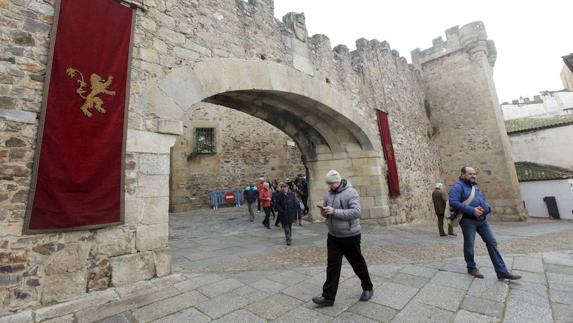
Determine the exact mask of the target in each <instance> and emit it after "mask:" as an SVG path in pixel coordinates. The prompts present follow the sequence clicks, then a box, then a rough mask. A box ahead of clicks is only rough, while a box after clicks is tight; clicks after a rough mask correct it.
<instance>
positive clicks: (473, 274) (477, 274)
mask: <svg viewBox="0 0 573 323" xmlns="http://www.w3.org/2000/svg"><path fill="white" fill-rule="evenodd" d="M468 274H470V275H472V276H474V277H475V278H479V279H483V275H482V274H481V273H480V272H479V270H476V271H472V272H469V273H468Z"/></svg>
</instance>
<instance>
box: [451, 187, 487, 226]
mask: <svg viewBox="0 0 573 323" xmlns="http://www.w3.org/2000/svg"><path fill="white" fill-rule="evenodd" d="M472 186H475V188H476V195H475V197H474V199H473V201H472V202H471V203H470V204H469V205H464V203H463V202H464V201H465V200H466V199H467V198H468V197H469V196H470V193H471V192H472ZM448 200H449V202H450V209H451V211H453V212H454V213H458V212H461V213H463V214H464V215H465V216H466V217H468V216H469V217H470V218H475V216H474V209H475V208H476V207H478V206H481V207H482V208H483V209H484V212H483V215H482V216H480V217H479V218H478V219H477V220H479V221H484V220H485V218H486V215H488V214H489V213H491V207H490V206H489V204H488V203H487V201H486V200H485V197H484V196H483V194H482V192H481V190H480V188H479V185H477V184H476V183H471V182H470V181H466V180H463V179H459V180H458V181H457V182H455V183H454V185H453V186H452V188H451V189H450V192H449V193H448Z"/></svg>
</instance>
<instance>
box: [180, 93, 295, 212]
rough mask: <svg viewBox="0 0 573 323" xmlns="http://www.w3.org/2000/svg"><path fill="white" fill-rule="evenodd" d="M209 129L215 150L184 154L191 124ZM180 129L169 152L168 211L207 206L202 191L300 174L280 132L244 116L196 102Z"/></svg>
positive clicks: (192, 134) (191, 138) (191, 137)
mask: <svg viewBox="0 0 573 323" xmlns="http://www.w3.org/2000/svg"><path fill="white" fill-rule="evenodd" d="M201 127H208V128H215V144H216V152H217V153H216V154H203V155H195V156H193V157H192V158H191V160H188V159H187V157H188V155H189V154H190V152H192V151H193V150H194V146H195V130H194V128H201ZM183 128H184V133H183V135H182V136H180V137H179V138H177V141H176V142H175V145H174V146H173V150H172V153H171V193H170V205H169V208H170V211H171V212H185V211H189V210H191V209H193V208H205V207H208V206H209V199H208V194H207V193H208V192H210V191H220V190H224V189H234V188H242V187H244V186H246V185H247V184H248V183H254V182H255V179H257V178H259V177H264V178H266V179H275V178H276V179H278V180H279V181H284V180H285V179H286V178H291V179H294V178H295V176H296V175H297V174H306V169H305V168H304V165H303V163H302V159H301V158H302V156H301V153H300V150H299V149H298V147H296V145H294V141H292V139H290V138H289V137H288V136H286V135H285V134H284V133H283V132H282V131H280V130H278V129H277V128H275V127H273V126H271V125H269V124H267V123H266V122H264V121H262V120H260V119H256V118H254V117H252V116H249V115H248V114H245V113H242V112H238V111H235V110H232V109H229V108H225V107H222V106H218V105H214V104H209V103H198V104H196V105H195V106H194V107H193V108H192V109H191V111H190V112H189V113H188V114H187V115H186V116H185V119H184V122H183Z"/></svg>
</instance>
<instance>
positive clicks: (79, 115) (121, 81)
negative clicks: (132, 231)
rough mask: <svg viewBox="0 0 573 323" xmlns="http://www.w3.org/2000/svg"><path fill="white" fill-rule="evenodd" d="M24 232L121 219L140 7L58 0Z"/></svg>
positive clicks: (75, 227) (100, 224)
mask: <svg viewBox="0 0 573 323" xmlns="http://www.w3.org/2000/svg"><path fill="white" fill-rule="evenodd" d="M56 12H57V13H56V16H55V21H54V24H55V29H54V32H53V33H52V37H53V38H55V39H52V45H51V59H50V61H49V63H48V77H47V80H46V82H47V85H46V90H45V94H44V96H45V97H44V104H43V107H42V109H43V110H42V114H41V121H40V129H39V134H38V151H39V152H38V155H37V156H36V161H35V165H34V176H33V178H32V184H31V192H30V200H29V203H28V210H27V213H26V223H25V226H24V233H39V232H55V231H66V230H79V229H92V228H98V227H103V226H107V225H114V224H121V223H123V191H124V190H123V161H124V151H125V131H126V130H125V129H126V117H125V116H126V111H127V99H128V79H129V62H130V55H131V52H130V51H131V38H132V26H133V18H134V13H133V9H131V8H129V7H126V6H124V5H122V4H121V3H120V2H119V1H117V0H60V1H59V8H57V10H56Z"/></svg>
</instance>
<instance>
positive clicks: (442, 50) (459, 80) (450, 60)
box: [412, 21, 527, 220]
mask: <svg viewBox="0 0 573 323" xmlns="http://www.w3.org/2000/svg"><path fill="white" fill-rule="evenodd" d="M496 56H497V52H496V49H495V44H494V42H493V41H492V40H488V39H487V33H486V31H485V27H484V24H483V23H482V22H480V21H477V22H473V23H470V24H467V25H464V26H463V27H461V28H459V27H457V26H456V27H453V28H450V29H448V30H446V41H444V40H443V39H442V38H441V37H438V38H436V39H434V41H433V46H432V47H430V48H428V49H425V50H420V49H416V50H414V51H412V61H413V63H414V65H415V66H416V68H418V69H419V70H420V71H421V74H422V79H423V82H424V87H425V90H426V100H427V104H428V105H429V109H430V110H431V123H432V126H433V128H434V136H433V139H434V142H435V143H436V145H437V147H438V150H439V153H440V158H441V171H442V174H444V176H443V177H444V178H445V179H446V184H447V185H451V184H452V183H453V182H454V181H455V180H456V179H457V177H458V175H459V171H460V169H461V168H462V167H463V166H466V165H467V166H474V167H476V168H477V169H478V170H479V181H480V183H481V187H482V190H483V191H484V193H485V195H486V197H487V198H488V200H489V201H491V203H492V206H493V208H494V214H495V215H496V216H498V217H499V218H500V219H502V220H516V219H521V220H523V219H525V218H526V217H527V212H526V211H525V209H524V207H523V204H522V202H521V197H520V192H519V186H518V182H517V175H516V172H515V167H514V165H513V162H512V158H511V147H510V145H509V139H508V137H507V134H506V132H505V125H504V122H503V116H502V113H501V110H500V109H499V102H498V98H497V92H496V88H495V84H494V81H493V66H494V64H495V60H496Z"/></svg>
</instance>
